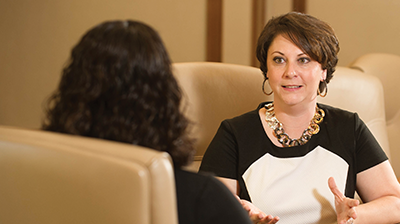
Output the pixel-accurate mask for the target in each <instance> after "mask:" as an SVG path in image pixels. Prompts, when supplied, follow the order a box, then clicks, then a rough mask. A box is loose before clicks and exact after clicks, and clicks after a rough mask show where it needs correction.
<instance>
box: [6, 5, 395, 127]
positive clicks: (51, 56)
mask: <svg viewBox="0 0 400 224" xmlns="http://www.w3.org/2000/svg"><path fill="white" fill-rule="evenodd" d="M293 10H296V11H302V12H306V13H308V14H311V15H313V16H315V17H317V18H319V19H322V20H324V21H326V22H328V23H329V24H330V25H331V26H332V27H333V28H334V29H335V31H336V33H337V36H338V38H339V41H340V46H341V51H340V54H339V65H340V66H346V65H347V64H349V63H351V62H352V61H353V60H354V59H356V58H357V57H359V56H361V55H363V54H366V53H372V52H382V53H392V54H397V55H400V43H399V39H400V13H399V12H400V1H396V0H380V1H376V0H352V1H347V0H335V1H333V0H300V1H298V0H225V1H223V0H190V1H187V0H146V1H143V0H112V1H111V0H69V1H54V0H35V1H33V0H2V1H0V30H1V34H0V125H11V126H19V127H26V128H39V127H40V123H41V119H42V118H43V108H42V106H43V102H44V100H45V99H46V98H47V97H48V96H49V95H50V94H51V92H52V91H53V90H54V89H55V88H56V86H57V83H58V81H59V79H60V74H61V70H62V68H63V66H64V65H65V63H66V61H67V60H68V56H69V53H70V50H71V48H72V47H73V46H74V45H75V44H76V43H77V42H78V41H79V39H80V37H81V36H82V35H83V33H84V32H86V31H87V30H88V29H89V28H91V27H93V26H94V25H97V24H98V23H100V22H103V21H105V20H115V19H122V20H124V19H133V20H140V21H142V22H145V23H147V24H149V25H151V26H152V27H153V28H155V29H156V30H157V31H158V32H159V33H160V35H161V37H162V38H163V40H164V42H165V44H166V46H167V48H168V51H169V53H170V55H171V57H172V60H173V62H189V61H220V62H225V63H234V64H242V65H251V66H257V63H256V62H255V61H254V44H255V39H256V37H257V35H258V34H259V32H260V29H261V28H262V27H263V26H264V25H265V23H266V22H267V21H268V19H270V18H271V17H273V16H277V15H281V14H283V13H286V12H289V11H293Z"/></svg>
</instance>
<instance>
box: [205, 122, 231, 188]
mask: <svg viewBox="0 0 400 224" xmlns="http://www.w3.org/2000/svg"><path fill="white" fill-rule="evenodd" d="M200 171H201V172H210V173H212V174H214V175H216V176H219V177H226V178H231V179H236V180H237V179H238V178H237V142H236V138H235V136H234V134H233V131H232V128H231V127H230V125H229V122H228V121H227V120H225V121H223V122H222V123H221V125H220V127H219V129H218V131H217V133H216V134H215V136H214V138H213V140H212V141H211V143H210V145H209V146H208V148H207V150H206V152H205V154H204V157H203V160H202V162H201V166H200Z"/></svg>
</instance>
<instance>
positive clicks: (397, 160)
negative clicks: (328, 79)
mask: <svg viewBox="0 0 400 224" xmlns="http://www.w3.org/2000/svg"><path fill="white" fill-rule="evenodd" d="M350 67H351V68H354V69H358V70H360V71H362V72H364V73H368V74H371V75H374V76H376V77H378V78H379V80H380V81H381V82H382V84H383V89H384V95H385V110H386V126H387V133H388V137H389V146H390V153H391V154H390V155H391V163H392V166H393V169H394V171H395V172H396V175H397V177H398V178H399V179H400V146H399V144H398V142H397V140H398V139H399V138H400V98H399V96H398V93H397V88H398V87H397V84H398V83H399V82H400V75H399V72H400V56H399V55H394V54H386V53H370V54H366V55H363V56H361V57H359V58H357V59H356V60H355V61H354V62H353V63H351V64H350Z"/></svg>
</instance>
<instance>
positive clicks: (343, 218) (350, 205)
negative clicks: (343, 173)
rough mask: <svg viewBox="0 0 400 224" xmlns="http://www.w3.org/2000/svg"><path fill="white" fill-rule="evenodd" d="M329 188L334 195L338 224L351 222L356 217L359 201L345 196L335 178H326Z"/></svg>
mask: <svg viewBox="0 0 400 224" xmlns="http://www.w3.org/2000/svg"><path fill="white" fill-rule="evenodd" d="M328 185H329V188H330V189H331V192H332V193H333V195H334V196H335V207H336V215H337V222H338V224H346V223H347V221H348V220H350V221H349V222H348V223H353V222H352V220H355V219H356V218H357V212H356V209H355V208H356V207H357V206H358V205H359V204H360V202H359V201H358V200H356V199H351V198H346V197H345V196H344V195H343V193H342V192H340V190H339V189H338V187H337V186H336V182H335V179H334V178H333V177H330V178H329V180H328Z"/></svg>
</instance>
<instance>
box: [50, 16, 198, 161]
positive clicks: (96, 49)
mask: <svg viewBox="0 0 400 224" xmlns="http://www.w3.org/2000/svg"><path fill="white" fill-rule="evenodd" d="M181 98H182V96H181V90H180V88H179V86H178V84H177V82H176V80H175V78H174V77H173V75H172V71H171V61H170V58H169V56H168V53H167V51H166V49H165V47H164V44H163V42H162V40H161V38H160V37H159V35H158V34H157V32H156V31H154V30H153V29H152V28H151V27H149V26H147V25H146V24H143V23H141V22H137V21H109V22H104V23H102V24H100V25H98V26H96V27H94V28H92V29H91V30H89V31H88V32H87V33H86V34H85V35H84V36H83V37H82V39H81V40H80V42H79V43H78V44H77V45H76V46H75V47H74V48H73V50H72V53H71V57H70V60H69V62H68V64H67V66H66V67H65V68H64V70H63V74H62V78H61V81H60V84H59V87H58V89H57V90H56V91H55V92H54V94H53V95H52V96H51V97H50V99H49V101H48V104H47V111H46V119H45V120H44V122H43V128H44V129H46V130H50V131H56V132H61V133H69V134H75V135H82V136H88V137H95V138H102V139H108V140H114V141H119V142H126V143H131V144H135V145H141V146H146V147H150V148H154V149H157V150H160V151H167V152H169V153H170V155H171V157H172V159H173V160H174V164H175V166H177V167H180V166H182V165H185V164H186V163H187V162H189V161H190V159H191V156H192V154H193V148H192V147H193V146H192V144H191V143H192V142H191V139H189V138H188V137H187V128H188V120H187V119H186V118H185V117H184V116H183V114H182V112H181V111H180V108H181V107H180V104H181Z"/></svg>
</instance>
